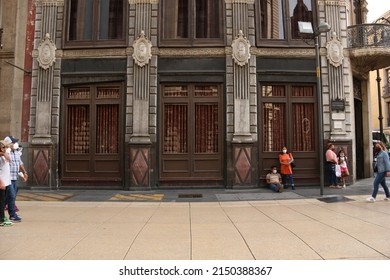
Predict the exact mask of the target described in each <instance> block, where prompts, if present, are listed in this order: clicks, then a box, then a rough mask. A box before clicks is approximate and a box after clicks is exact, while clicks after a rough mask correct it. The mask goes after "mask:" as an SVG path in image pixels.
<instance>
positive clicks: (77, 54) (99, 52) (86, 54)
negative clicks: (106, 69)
mask: <svg viewBox="0 0 390 280" xmlns="http://www.w3.org/2000/svg"><path fill="white" fill-rule="evenodd" d="M35 51H36V50H34V51H33V57H36V56H37V53H36V52H35ZM128 54H129V52H128V51H127V49H125V48H120V49H85V50H80V49H78V50H57V51H56V57H58V58H66V59H72V58H101V57H126V56H128Z"/></svg>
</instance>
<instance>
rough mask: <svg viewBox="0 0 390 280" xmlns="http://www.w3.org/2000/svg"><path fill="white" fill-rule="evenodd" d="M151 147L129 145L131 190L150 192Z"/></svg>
mask: <svg viewBox="0 0 390 280" xmlns="http://www.w3.org/2000/svg"><path fill="white" fill-rule="evenodd" d="M150 154H151V145H147V144H129V175H130V190H149V189H150V188H151V180H150V176H151V174H150V172H151V168H150V164H151V160H150Z"/></svg>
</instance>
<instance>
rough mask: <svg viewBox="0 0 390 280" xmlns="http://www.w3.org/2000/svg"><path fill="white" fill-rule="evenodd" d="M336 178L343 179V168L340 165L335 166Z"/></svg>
mask: <svg viewBox="0 0 390 280" xmlns="http://www.w3.org/2000/svg"><path fill="white" fill-rule="evenodd" d="M335 172H336V177H341V168H340V165H339V164H336V166H335Z"/></svg>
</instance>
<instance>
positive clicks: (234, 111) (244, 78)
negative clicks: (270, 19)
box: [225, 0, 257, 187]
mask: <svg viewBox="0 0 390 280" xmlns="http://www.w3.org/2000/svg"><path fill="white" fill-rule="evenodd" d="M225 2H226V6H227V13H226V14H227V20H226V21H227V25H226V28H227V32H226V33H227V35H228V44H230V42H231V47H232V48H231V54H230V53H228V55H227V64H226V65H227V70H226V72H227V75H228V79H227V80H228V81H227V96H228V101H227V108H228V111H227V113H228V115H227V126H228V131H227V135H228V139H231V145H228V146H230V147H231V155H232V161H231V162H230V161H228V165H230V164H231V165H232V166H231V167H228V170H231V171H232V172H228V181H229V182H230V184H232V186H233V187H240V186H248V185H256V176H254V173H253V170H254V169H253V165H252V164H253V157H252V153H253V145H254V143H255V142H256V141H257V138H256V135H257V134H256V132H257V131H256V125H257V122H256V119H257V118H256V117H255V116H256V112H257V109H256V108H253V107H252V106H254V107H256V100H257V99H256V97H255V96H256V74H255V73H256V71H255V68H256V60H255V59H254V56H253V55H252V54H251V46H252V45H254V41H255V36H254V24H253V21H252V20H253V18H254V2H253V1H242V0H232V1H227V0H226V1H225ZM229 60H230V61H229ZM252 114H253V115H252ZM230 135H231V136H230Z"/></svg>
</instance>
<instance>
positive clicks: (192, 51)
mask: <svg viewBox="0 0 390 280" xmlns="http://www.w3.org/2000/svg"><path fill="white" fill-rule="evenodd" d="M133 53H134V50H133V48H132V47H128V48H118V49H85V50H83V49H77V50H66V49H65V50H56V57H58V58H67V59H71V58H101V57H127V56H132V55H133ZM232 53H233V51H232V48H231V47H221V48H157V47H152V55H156V56H161V57H224V56H227V55H232ZM250 53H251V55H253V56H261V57H311V58H312V57H314V56H315V50H314V49H308V48H293V49H290V48H257V47H251V48H250ZM37 55H38V54H37V52H36V50H34V51H33V57H37Z"/></svg>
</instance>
